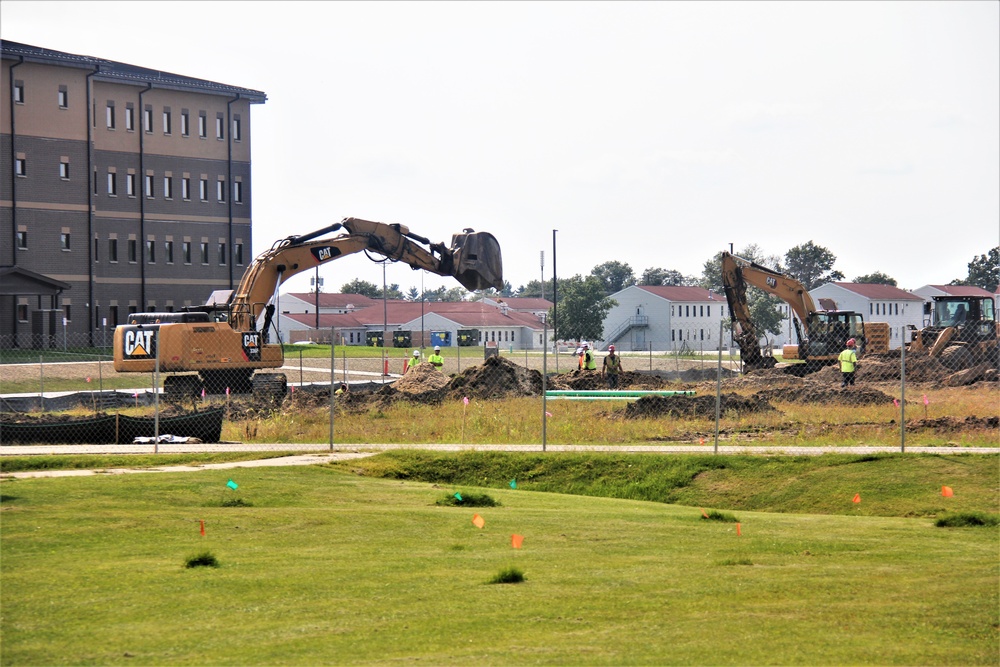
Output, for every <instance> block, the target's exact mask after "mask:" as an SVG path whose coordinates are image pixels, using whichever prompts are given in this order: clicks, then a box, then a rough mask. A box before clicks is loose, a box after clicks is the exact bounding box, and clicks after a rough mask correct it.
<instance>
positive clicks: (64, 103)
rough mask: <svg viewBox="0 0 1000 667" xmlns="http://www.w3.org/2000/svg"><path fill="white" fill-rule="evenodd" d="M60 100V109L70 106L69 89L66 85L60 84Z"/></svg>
mask: <svg viewBox="0 0 1000 667" xmlns="http://www.w3.org/2000/svg"><path fill="white" fill-rule="evenodd" d="M58 100H59V108H60V109H65V108H66V107H68V106H69V90H67V88H66V86H59V95H58Z"/></svg>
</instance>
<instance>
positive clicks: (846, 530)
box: [0, 457, 1000, 665]
mask: <svg viewBox="0 0 1000 667" xmlns="http://www.w3.org/2000/svg"><path fill="white" fill-rule="evenodd" d="M378 458H383V457H378ZM554 458H555V457H554ZM876 472H880V471H874V470H873V471H872V473H873V474H874V473H876ZM230 474H231V471H227V472H226V473H221V472H216V471H203V472H193V473H184V474H179V473H163V474H159V475H121V476H113V477H110V476H109V477H90V478H57V479H31V480H17V481H14V482H9V481H5V482H4V493H5V494H6V495H5V499H4V503H3V539H2V541H0V555H2V558H0V573H2V576H3V587H4V591H3V592H4V610H3V617H2V630H3V643H2V647H0V661H2V662H3V664H9V665H15V664H102V665H112V664H125V663H130V664H156V665H167V664H198V665H203V664H258V665H277V664H290V665H306V664H347V663H350V664H389V663H396V662H400V661H403V660H407V661H420V662H421V663H425V664H435V665H459V664H462V665H466V664H484V665H490V664H497V665H500V664H502V665H520V664H550V665H569V664H572V665H621V664H657V665H670V664H712V665H745V664H852V665H862V664H878V665H918V664H919V665H944V664H962V665H976V664H996V656H997V635H996V628H997V623H998V608H1000V604H998V603H1000V599H998V594H997V587H996V581H997V557H996V554H997V550H998V546H1000V541H998V531H997V530H996V529H995V528H945V529H941V528H935V527H934V526H933V525H932V523H931V521H930V520H928V519H922V518H917V519H914V518H909V519H904V518H883V517H870V516H820V515H788V514H765V513H759V512H752V511H741V512H740V520H741V522H742V523H741V525H742V536H741V537H737V536H736V534H735V526H734V525H732V524H726V523H719V522H711V521H704V520H702V519H701V513H700V511H699V509H698V508H697V507H684V506H675V505H665V504H662V503H650V502H643V501H636V500H618V499H608V498H593V497H584V496H571V495H566V494H556V493H537V492H534V491H532V490H525V489H524V488H523V487H522V485H521V484H522V479H524V481H525V483H530V482H528V480H527V479H526V478H519V479H518V489H516V490H514V489H510V488H509V487H508V488H501V489H492V488H491V489H490V490H489V493H491V494H495V495H496V496H497V498H498V500H500V501H501V503H502V505H501V507H497V508H492V509H481V510H478V511H479V513H480V514H481V515H482V516H483V517H484V518H485V520H486V523H485V526H484V527H483V528H482V529H478V528H476V527H475V526H473V525H472V524H471V522H470V516H471V513H470V512H469V510H467V509H463V508H451V507H439V506H435V504H434V501H435V499H436V498H438V497H439V496H440V494H441V493H442V489H441V488H440V486H441V485H440V484H439V485H438V488H435V487H434V486H433V485H430V484H425V483H417V482H413V481H405V480H402V481H401V480H398V479H392V480H390V479H372V478H367V477H359V476H357V475H352V474H345V473H344V472H340V471H337V470H334V469H331V468H329V467H325V466H312V467H307V468H295V469H289V468H271V469H268V468H253V469H246V470H243V471H240V474H239V476H238V477H234V479H235V481H237V482H238V483H239V485H240V486H239V491H238V493H240V494H242V496H243V497H246V498H247V500H249V501H252V503H253V507H249V508H221V507H219V506H218V500H219V498H220V497H222V496H223V492H227V493H228V492H229V490H228V489H226V486H225V485H226V481H227V479H228V478H229V476H230ZM508 481H509V478H508ZM868 483H869V484H876V483H878V480H877V479H875V478H871V479H869V480H868ZM953 486H954V488H955V493H956V496H955V498H952V499H949V500H958V499H960V498H961V497H962V495H963V494H964V493H965V492H964V491H962V490H961V489H964V488H965V487H964V486H962V485H961V484H957V485H953ZM471 490H472V489H471V488H470V491H471ZM834 491H837V489H836V488H834V487H831V488H828V492H829V493H833V492H834ZM862 506H864V503H863V504H862ZM200 521H204V523H205V527H206V534H205V536H204V537H203V536H201V535H200V533H199V525H200ZM512 533H518V534H520V535H524V536H525V540H524V545H523V548H522V549H519V550H514V549H512V548H511V545H510V535H511V534H512ZM205 553H208V554H209V555H211V556H212V558H214V559H215V560H216V562H217V564H218V565H219V567H194V568H187V567H186V566H185V564H186V559H187V558H190V557H191V555H192V554H205ZM734 565H740V566H739V567H733V566H734ZM511 569H516V570H517V571H518V572H521V573H523V574H524V575H525V581H523V582H522V583H520V584H518V585H516V586H502V585H501V586H494V585H489V584H487V583H486V582H487V581H489V580H490V579H491V577H495V576H496V575H497V574H498V573H502V572H504V571H505V570H508V571H509V570H511Z"/></svg>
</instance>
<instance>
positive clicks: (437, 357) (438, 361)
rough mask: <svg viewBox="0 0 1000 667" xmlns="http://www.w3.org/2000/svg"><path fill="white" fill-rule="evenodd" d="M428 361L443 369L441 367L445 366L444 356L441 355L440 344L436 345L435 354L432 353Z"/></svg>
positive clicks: (438, 368)
mask: <svg viewBox="0 0 1000 667" xmlns="http://www.w3.org/2000/svg"><path fill="white" fill-rule="evenodd" d="M427 361H429V362H431V366H433V367H434V368H436V369H437V370H441V368H442V367H443V366H444V357H442V356H441V346H440V345H435V346H434V354H432V355H431V356H430V358H428V359H427Z"/></svg>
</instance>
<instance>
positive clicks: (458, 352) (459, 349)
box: [455, 345, 462, 373]
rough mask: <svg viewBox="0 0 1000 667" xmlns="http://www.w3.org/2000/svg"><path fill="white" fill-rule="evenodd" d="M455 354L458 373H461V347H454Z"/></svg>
mask: <svg viewBox="0 0 1000 667" xmlns="http://www.w3.org/2000/svg"><path fill="white" fill-rule="evenodd" d="M455 354H456V356H457V358H458V372H459V373H461V372H462V346H461V345H455Z"/></svg>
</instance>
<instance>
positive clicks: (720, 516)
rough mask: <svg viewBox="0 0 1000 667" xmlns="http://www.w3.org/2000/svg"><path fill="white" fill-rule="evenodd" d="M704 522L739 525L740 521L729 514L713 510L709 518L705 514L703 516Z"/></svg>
mask: <svg viewBox="0 0 1000 667" xmlns="http://www.w3.org/2000/svg"><path fill="white" fill-rule="evenodd" d="M701 518H702V519H703V520H708V521H723V522H725V523H738V522H739V519H737V518H736V517H735V516H733V515H732V514H730V513H728V512H719V511H717V510H712V511H711V512H709V513H708V516H705V515H704V514H702V515H701Z"/></svg>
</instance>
